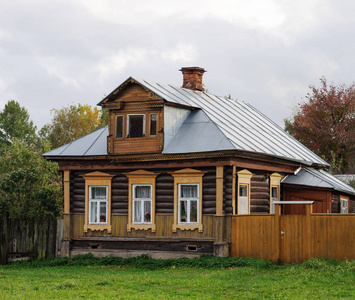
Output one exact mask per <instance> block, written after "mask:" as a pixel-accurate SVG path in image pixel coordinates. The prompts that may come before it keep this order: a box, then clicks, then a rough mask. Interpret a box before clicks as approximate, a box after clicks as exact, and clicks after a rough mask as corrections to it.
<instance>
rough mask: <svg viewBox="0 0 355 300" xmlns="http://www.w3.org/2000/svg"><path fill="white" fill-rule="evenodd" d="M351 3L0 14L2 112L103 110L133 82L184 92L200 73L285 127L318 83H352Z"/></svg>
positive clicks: (44, 6)
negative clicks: (187, 80)
mask: <svg viewBox="0 0 355 300" xmlns="http://www.w3.org/2000/svg"><path fill="white" fill-rule="evenodd" d="M354 8H355V7H354V4H353V2H351V1H337V2H334V1H305V0H304V1H282V2H281V1H276V0H275V1H272V0H268V1H242V0H240V1H227V0H221V1H208V3H207V2H206V1H176V2H171V1H137V0H132V1H92V0H86V1H84V0H82V1H79V0H76V1H68V0H67V1H40V0H33V1H20V0H13V1H8V2H6V3H5V4H2V9H1V10H0V109H2V108H3V106H4V105H5V103H6V102H7V101H8V100H9V99H15V100H17V101H19V102H20V103H21V105H23V106H25V107H26V108H27V109H28V110H29V112H30V114H31V118H32V119H33V121H34V122H35V124H36V125H37V126H38V127H39V128H40V127H42V126H43V125H44V124H45V123H48V122H50V119H51V116H50V110H51V109H52V108H60V107H62V106H67V105H68V104H71V103H78V102H80V103H83V104H84V103H88V104H90V105H96V104H97V103H98V102H99V101H100V100H101V99H102V98H103V96H104V95H105V94H108V93H110V92H111V91H112V90H113V89H114V88H115V87H116V86H117V85H119V84H120V83H122V82H123V81H124V80H125V79H126V78H128V77H129V76H134V77H140V78H145V79H150V80H155V81H161V82H167V83H171V84H175V85H181V83H182V76H181V74H180V72H178V70H179V69H180V67H182V66H200V67H204V68H206V69H207V71H208V72H207V73H206V74H205V75H204V83H205V86H206V88H207V89H208V90H209V91H210V92H211V93H215V94H217V95H221V96H225V95H229V94H230V95H231V96H232V97H233V98H237V99H239V100H244V101H246V102H249V103H250V104H252V105H254V106H255V107H256V108H257V109H259V110H260V111H262V112H263V113H264V114H266V115H267V116H269V117H270V118H271V119H272V120H274V121H276V122H277V123H278V124H279V125H281V126H283V119H284V118H286V117H289V116H290V115H291V114H292V108H294V107H295V106H296V105H297V103H298V102H300V101H301V98H302V97H304V96H305V95H306V93H307V92H308V85H309V84H315V85H318V83H319V78H320V77H322V76H325V77H326V78H327V80H328V81H330V82H334V83H336V84H338V83H346V84H350V83H352V82H354V72H353V70H354V66H355V58H354V55H353V53H354V46H355V41H354V39H353V36H354V28H355V27H354V25H355V21H354V18H353V16H352V13H351V12H352V11H354V10H353V9H354Z"/></svg>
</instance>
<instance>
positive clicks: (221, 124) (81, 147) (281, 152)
mask: <svg viewBox="0 0 355 300" xmlns="http://www.w3.org/2000/svg"><path fill="white" fill-rule="evenodd" d="M134 80H136V81H137V82H138V83H140V84H142V85H143V86H145V87H146V88H148V89H149V90H151V91H152V92H154V93H156V94H157V95H158V96H160V97H162V98H163V99H164V100H165V101H166V102H167V103H169V102H170V103H174V104H179V105H184V106H189V107H191V108H199V109H201V110H202V111H203V112H204V113H205V114H206V117H207V118H208V119H209V120H210V121H211V122H212V123H213V124H214V125H215V127H214V126H212V125H207V124H205V125H204V126H202V125H201V124H198V123H199V122H198V121H197V119H195V120H194V121H193V122H191V123H187V122H185V123H184V124H183V125H182V126H181V128H180V129H181V130H179V131H178V133H177V135H176V140H175V139H173V140H172V141H171V143H169V144H168V145H166V147H165V149H164V153H168V152H169V153H173V152H174V153H186V152H187V151H188V152H191V151H192V152H194V151H196V152H202V151H217V150H230V149H235V150H243V151H248V152H256V153H261V154H265V155H270V156H274V157H281V158H285V159H288V160H293V161H298V162H303V163H305V164H311V163H317V164H322V165H328V164H327V163H326V162H325V161H324V160H322V159H321V158H320V157H318V156H317V155H315V154H314V153H313V152H312V151H310V150H309V149H307V148H306V147H305V146H303V145H302V144H301V143H299V142H298V141H297V140H295V139H294V138H293V137H291V136H290V135H289V134H287V133H286V132H285V131H284V130H283V129H282V128H281V127H279V126H278V125H277V124H275V123H274V122H273V121H271V120H270V119H269V118H267V117H266V116H264V115H263V114H262V113H260V112H259V111H258V110H256V109H255V108H254V107H252V106H251V105H249V104H247V103H244V102H242V101H237V100H230V99H224V98H222V97H218V96H215V95H213V94H210V93H207V92H200V91H192V90H189V89H184V88H180V87H175V86H173V85H169V84H164V83H157V82H153V81H148V80H143V79H134ZM198 116H199V117H201V116H202V115H199V114H195V115H194V118H197V117H198ZM185 121H187V120H185ZM188 126H191V128H188ZM217 128H218V130H216V129H217ZM105 130H106V133H107V134H106V133H105V134H106V136H107V135H108V131H107V128H106V129H105ZM194 130H197V131H198V134H197V133H194ZM208 132H210V133H212V132H213V135H214V137H218V139H216V140H215V141H213V142H211V135H210V134H208ZM105 134H104V132H103V129H102V130H101V131H100V130H99V132H94V133H91V134H89V135H87V136H86V137H83V138H81V139H79V140H77V141H74V142H72V143H70V144H68V145H65V146H62V147H60V148H58V149H55V150H53V151H50V152H48V153H46V154H45V156H58V155H59V156H80V155H82V156H89V155H106V154H107V149H106V136H105ZM187 134H188V135H191V136H193V137H194V138H195V142H194V143H190V144H187V143H182V142H183V141H184V140H186V139H187V136H186V135H187ZM197 138H198V141H199V144H197V143H196V140H197ZM178 140H179V141H180V142H181V143H177V141H178ZM182 145H185V146H184V147H183V146H182ZM173 147H175V149H173Z"/></svg>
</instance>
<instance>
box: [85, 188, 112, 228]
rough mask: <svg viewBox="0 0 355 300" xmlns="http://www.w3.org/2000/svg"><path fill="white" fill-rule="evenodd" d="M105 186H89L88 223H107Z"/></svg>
mask: <svg viewBox="0 0 355 300" xmlns="http://www.w3.org/2000/svg"><path fill="white" fill-rule="evenodd" d="M107 189H108V188H107V186H90V187H89V193H90V197H89V223H90V224H107Z"/></svg>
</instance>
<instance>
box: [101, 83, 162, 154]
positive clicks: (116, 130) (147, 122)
mask: <svg viewBox="0 0 355 300" xmlns="http://www.w3.org/2000/svg"><path fill="white" fill-rule="evenodd" d="M99 105H101V106H102V108H106V109H108V110H109V135H108V137H107V152H108V154H130V153H142V152H144V153H157V152H161V151H162V149H163V145H164V130H163V126H164V120H163V107H164V100H163V99H162V98H160V97H159V96H157V95H156V94H154V93H153V92H152V91H150V90H149V89H147V88H146V87H145V86H143V85H141V84H140V83H139V82H137V81H136V80H134V79H133V78H129V79H127V80H126V81H125V82H124V83H123V84H121V85H120V86H119V87H118V88H117V89H116V90H114V91H113V92H112V93H111V94H110V95H109V96H107V97H106V98H105V99H103V100H102V101H101V102H100V103H99Z"/></svg>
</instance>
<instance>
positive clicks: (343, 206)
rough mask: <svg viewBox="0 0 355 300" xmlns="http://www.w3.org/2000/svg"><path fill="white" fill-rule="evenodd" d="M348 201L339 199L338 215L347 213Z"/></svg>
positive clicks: (342, 198) (343, 198)
mask: <svg viewBox="0 0 355 300" xmlns="http://www.w3.org/2000/svg"><path fill="white" fill-rule="evenodd" d="M348 204H349V202H348V199H347V198H345V197H342V196H341V197H340V213H341V214H347V213H348V212H349V207H348Z"/></svg>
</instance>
